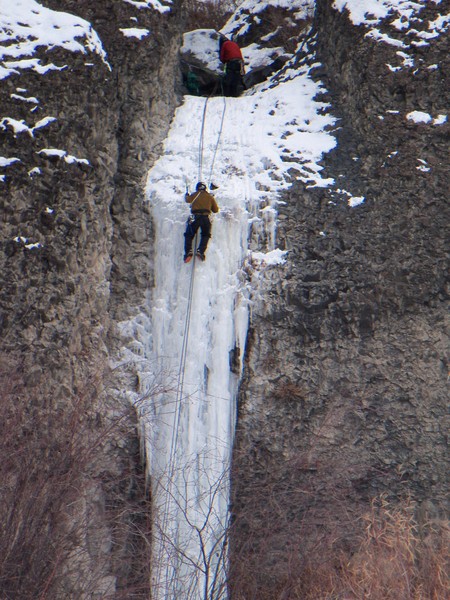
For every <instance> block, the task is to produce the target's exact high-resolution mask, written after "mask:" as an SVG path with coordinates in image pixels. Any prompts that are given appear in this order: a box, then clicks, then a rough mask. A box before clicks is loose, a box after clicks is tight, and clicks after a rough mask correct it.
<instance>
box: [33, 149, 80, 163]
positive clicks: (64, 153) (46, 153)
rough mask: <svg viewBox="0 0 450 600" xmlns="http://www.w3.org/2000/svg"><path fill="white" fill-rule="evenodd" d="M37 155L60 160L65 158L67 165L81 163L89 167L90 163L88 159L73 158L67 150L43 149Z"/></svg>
mask: <svg viewBox="0 0 450 600" xmlns="http://www.w3.org/2000/svg"><path fill="white" fill-rule="evenodd" d="M37 154H42V156H48V157H51V156H57V157H58V158H63V159H64V160H65V161H66V163H68V164H73V163H80V164H85V165H89V164H90V162H89V161H88V160H87V159H86V158H77V157H76V156H73V155H72V154H68V153H67V151H66V150H60V149H58V148H43V149H42V150H39V151H38V152H37Z"/></svg>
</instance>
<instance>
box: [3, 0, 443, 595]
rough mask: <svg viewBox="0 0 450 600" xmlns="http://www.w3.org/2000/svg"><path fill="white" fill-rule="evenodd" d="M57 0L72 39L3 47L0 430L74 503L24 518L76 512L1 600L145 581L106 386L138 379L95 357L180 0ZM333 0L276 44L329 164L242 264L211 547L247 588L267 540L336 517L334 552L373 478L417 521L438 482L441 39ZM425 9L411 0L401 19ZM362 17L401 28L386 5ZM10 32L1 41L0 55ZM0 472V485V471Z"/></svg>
mask: <svg viewBox="0 0 450 600" xmlns="http://www.w3.org/2000/svg"><path fill="white" fill-rule="evenodd" d="M31 2H32V0H30V3H31ZM63 4H64V7H63V9H64V11H66V13H68V14H70V15H72V17H74V16H75V17H77V18H79V19H80V20H79V21H76V22H74V24H73V26H74V27H77V28H79V31H81V34H80V35H78V36H76V37H75V39H78V41H79V42H80V44H81V46H82V48H83V50H82V51H81V50H80V49H78V50H77V51H74V48H73V47H72V46H71V45H70V44H68V43H66V40H65V41H63V43H61V44H59V45H58V44H57V43H55V42H54V41H47V42H46V41H45V40H43V41H42V42H41V43H40V44H37V46H36V50H35V52H34V54H33V56H32V58H31V55H30V56H28V57H27V56H26V55H24V58H28V59H29V62H28V63H26V64H25V63H24V62H22V63H21V64H19V63H18V62H17V60H13V58H14V57H13V55H12V54H10V55H8V56H7V58H5V57H3V60H2V65H1V70H0V73H1V75H2V77H3V76H4V77H3V79H2V86H1V88H0V100H1V106H2V112H1V114H0V140H1V148H2V150H1V152H0V188H1V198H0V207H1V210H2V240H1V243H2V251H1V253H0V268H1V273H2V275H1V286H0V334H1V355H0V356H1V361H2V362H1V364H0V378H1V382H3V384H4V385H3V386H2V387H3V390H4V391H3V396H2V401H3V405H4V410H3V414H4V415H7V418H5V420H4V421H5V424H4V426H3V427H4V429H2V430H0V432H3V433H4V434H7V433H8V428H9V426H10V424H11V423H13V424H14V423H16V425H17V423H19V424H20V427H19V428H18V431H19V434H18V438H17V439H19V440H24V442H23V448H25V449H26V450H27V449H29V450H30V452H31V451H32V452H36V460H37V462H38V467H37V469H36V473H40V475H39V477H42V474H43V475H44V477H43V479H39V478H37V481H39V482H42V481H46V480H47V479H48V477H49V476H50V474H52V473H62V474H63V475H64V476H65V475H67V474H69V475H70V474H73V473H76V480H75V479H74V483H73V485H72V486H69V487H70V494H69V492H68V494H69V495H68V496H67V497H68V498H69V497H70V499H71V500H73V504H71V506H74V507H75V508H74V509H73V512H72V513H68V512H67V511H65V510H63V511H62V512H59V513H57V514H56V515H55V519H54V520H50V521H48V520H44V521H43V522H42V523H41V526H42V531H43V530H44V529H45V531H46V532H47V531H49V530H51V531H53V529H52V528H55V531H63V532H64V531H66V532H68V533H69V534H70V535H71V534H73V533H74V531H75V530H74V529H73V528H72V523H73V522H76V523H78V524H79V525H80V526H81V529H80V527H77V528H76V536H75V535H74V538H73V540H72V542H71V543H72V546H70V550H69V553H68V555H65V557H66V558H67V557H68V558H69V560H68V563H69V564H71V565H72V568H74V571H75V575H73V573H70V572H69V571H67V573H66V576H65V577H64V576H63V577H62V578H60V579H58V581H57V582H56V583H55V582H54V580H53V579H52V573H53V571H52V570H51V569H50V571H48V570H44V571H43V573H44V574H45V577H47V578H46V579H43V578H42V577H41V578H40V581H38V579H39V578H38V577H35V578H34V580H33V578H31V579H30V580H29V581H28V580H27V587H26V589H25V590H24V589H23V586H22V588H20V585H19V586H18V587H17V588H14V589H13V588H11V590H12V591H10V592H9V596H8V597H11V598H13V597H14V598H19V597H20V598H21V599H22V600H23V599H25V600H26V599H27V598H30V599H31V598H37V597H44V596H43V595H42V594H45V593H47V592H48V590H50V586H51V585H53V584H54V583H55V587H54V588H51V589H52V594H53V595H52V594H50V592H48V597H61V598H67V597H73V598H78V597H80V598H81V597H86V598H94V597H100V598H102V597H106V596H107V595H108V594H110V593H113V592H115V591H117V593H118V594H119V595H120V594H122V597H124V596H125V595H126V594H131V592H129V590H130V589H133V596H131V595H127V596H126V597H130V598H131V597H148V593H149V591H148V584H149V580H148V570H147V569H146V567H148V560H149V558H148V556H149V555H148V550H146V548H143V547H142V539H140V538H139V537H138V536H137V537H136V536H133V534H132V533H131V532H132V531H142V530H145V527H146V525H147V524H146V518H145V517H146V515H147V511H148V506H149V504H148V497H147V489H146V486H145V482H144V481H143V479H144V478H143V474H142V468H141V465H140V460H139V447H138V436H137V433H136V431H137V424H136V421H135V418H134V415H133V414H131V413H130V412H129V411H127V410H126V409H125V406H124V405H125V402H124V401H123V397H124V396H125V394H121V393H119V394H118V393H117V392H118V391H119V392H123V391H124V390H125V391H126V392H129V391H132V392H133V391H136V389H137V383H136V382H135V381H134V379H133V376H134V375H133V371H132V370H130V371H128V369H127V365H121V366H120V367H118V368H116V369H111V364H112V362H113V361H115V360H116V359H117V356H118V351H119V349H120V347H121V346H122V345H123V344H124V340H123V338H122V335H121V333H120V323H121V322H124V321H127V320H129V319H131V318H132V317H133V316H134V315H135V314H138V313H143V314H145V313H147V312H148V310H149V307H148V306H147V298H146V294H147V291H148V285H149V281H151V277H152V268H153V263H152V253H151V249H152V238H153V230H152V222H151V217H150V214H149V209H148V204H146V203H145V202H144V198H143V194H144V183H145V178H146V176H147V173H148V170H149V168H150V166H151V165H152V164H153V162H154V161H155V159H156V158H157V157H158V156H159V154H160V150H161V143H162V141H163V140H164V137H165V134H166V132H167V130H168V127H169V123H170V120H171V118H172V115H173V111H174V109H175V107H176V105H177V104H178V103H179V102H180V101H181V96H180V93H181V71H180V65H179V57H178V50H179V47H180V45H181V34H182V33H183V31H182V30H183V23H182V14H181V12H182V10H181V9H182V2H180V1H178V0H174V1H173V2H172V3H170V2H169V0H167V2H165V1H163V0H161V2H158V0H154V1H152V2H150V1H149V2H146V1H144V2H138V1H137V0H122V1H120V0H114V1H109V0H97V1H96V2H94V3H93V2H90V1H89V0H65V2H64V3H63ZM169 4H170V7H171V10H170V11H166V10H165V9H166V8H167V7H168V6H169ZM281 4H282V3H281ZM334 4H335V3H334V2H333V1H332V0H318V1H317V3H316V12H315V16H314V20H313V28H312V30H311V31H309V32H307V33H305V35H306V36H307V37H306V38H305V40H304V41H305V43H304V44H301V45H299V47H298V48H297V51H296V52H297V60H298V64H299V65H300V64H301V65H302V66H304V65H307V66H309V67H311V68H312V67H313V65H314V68H313V73H314V76H315V77H316V78H317V79H318V80H320V81H322V82H323V83H324V84H325V85H324V90H326V92H325V91H324V94H323V98H322V99H323V101H324V102H325V103H328V104H329V107H330V110H331V111H332V112H333V114H334V115H335V116H337V117H338V118H339V121H338V128H337V130H336V132H335V134H336V136H337V140H338V145H337V147H336V149H335V150H333V151H332V152H331V153H329V154H328V155H326V157H325V158H324V161H323V167H324V177H329V178H333V179H334V182H335V183H334V185H332V186H331V187H330V188H328V189H324V188H318V187H308V186H307V185H306V184H303V183H301V182H300V181H295V182H294V183H293V185H292V187H291V188H290V190H289V191H288V192H286V197H285V198H283V200H285V201H286V203H285V204H280V205H279V208H278V221H277V240H278V245H279V246H280V247H282V248H283V249H284V250H286V251H288V260H287V261H286V263H285V264H283V265H278V266H275V267H268V268H266V269H265V270H264V271H263V272H262V273H260V276H259V278H258V279H257V280H256V279H255V280H254V281H253V282H252V320H251V327H250V333H249V339H248V344H247V351H246V356H245V371H244V379H243V381H242V384H241V389H240V398H239V414H238V427H237V436H236V444H235V456H234V467H233V497H232V512H233V517H234V519H235V521H234V523H235V526H234V527H233V529H232V531H233V537H232V545H231V558H232V563H233V565H236V564H237V563H239V562H240V563H241V564H242V565H243V566H244V567H245V569H249V568H252V569H254V571H253V572H254V573H255V577H254V582H253V583H254V587H253V588H252V589H253V591H254V593H255V594H256V596H254V597H258V598H262V597H263V596H258V595H257V594H258V590H259V589H263V588H264V589H273V588H271V586H275V587H276V585H277V583H278V581H279V579H280V578H282V577H283V576H284V575H285V572H284V570H283V568H284V564H285V558H286V554H285V553H284V552H285V549H286V547H288V549H289V547H290V544H292V548H294V549H295V548H298V547H302V548H303V552H304V554H306V553H307V552H309V551H310V550H311V549H313V548H314V547H315V546H316V544H317V540H322V539H325V540H328V539H330V537H332V536H334V535H337V536H338V538H339V540H340V543H341V545H342V546H344V547H347V548H352V541H353V536H354V534H355V533H356V532H357V531H356V530H357V528H355V527H354V522H355V519H356V518H357V517H358V516H359V515H360V514H361V513H362V512H363V511H364V510H365V509H366V508H367V506H368V505H369V503H370V501H371V500H372V499H373V498H375V497H378V496H379V495H380V494H383V493H384V494H386V495H387V496H388V497H389V498H390V499H392V500H393V501H394V502H399V501H401V500H402V499H404V498H406V497H407V496H410V497H412V498H413V500H414V501H416V502H417V503H418V506H419V507H420V509H421V511H422V513H423V515H425V514H426V515H428V516H430V515H431V516H432V517H434V516H437V515H439V514H441V511H442V509H443V506H444V501H445V496H446V492H447V488H446V472H447V468H446V451H447V446H446V439H445V429H444V418H445V398H446V396H445V386H446V384H447V377H448V364H447V358H446V350H447V348H446V346H447V337H446V336H447V334H448V332H447V331H446V326H447V323H446V320H445V319H446V312H445V311H446V302H447V301H448V287H446V285H448V281H447V279H446V276H447V272H446V269H447V262H446V260H447V254H446V251H447V249H446V246H445V244H446V230H445V225H446V223H447V222H448V216H449V215H448V204H447V203H446V202H447V194H448V192H447V190H448V180H449V172H448V133H449V127H450V126H449V124H448V122H445V121H444V122H442V120H441V115H444V114H446V111H447V110H448V78H447V77H446V73H448V67H449V53H448V38H445V36H438V37H436V38H431V39H428V43H427V44H426V45H421V44H420V43H417V44H415V45H414V44H409V45H408V51H406V50H405V49H404V47H402V50H398V46H394V45H391V44H386V43H383V42H382V41H379V39H376V38H375V37H373V36H372V37H371V36H368V35H367V30H366V29H365V28H364V26H363V25H357V24H355V23H354V22H352V21H351V19H350V15H349V14H348V13H347V12H345V11H344V12H342V11H340V10H338V9H337V8H336V7H334ZM444 5H445V2H440V3H439V2H430V3H429V4H428V5H427V6H426V7H425V8H424V9H423V11H422V12H421V14H420V18H419V19H418V20H417V21H416V22H415V27H416V32H418V33H416V34H414V35H417V36H418V38H420V36H419V35H418V34H420V33H421V32H422V33H424V34H425V33H426V31H427V23H428V22H430V21H433V20H434V19H437V17H438V16H439V15H441V14H444V8H445V7H444ZM36 6H37V7H38V8H37V12H36V13H33V14H36V15H37V17H39V15H43V17H42V18H45V19H49V18H51V19H54V30H55V31H56V32H57V31H58V30H60V29H61V28H62V27H65V25H66V20H65V19H63V20H62V21H61V18H62V17H61V13H57V11H60V10H61V8H62V7H61V2H59V1H58V0H45V1H44V0H42V1H41V2H40V3H39V4H37V3H36ZM155 6H156V7H159V10H157V9H156V8H155ZM42 8H45V9H49V10H51V11H52V12H51V13H45V14H44V13H42V12H41V9H42ZM281 12H282V11H281ZM58 15H59V16H58ZM273 19H275V20H279V19H283V14H281V16H280V14H279V10H278V9H277V10H276V11H274V16H273ZM47 22H48V20H47ZM52 22H53V21H52ZM255 22H256V21H255ZM277 22H278V21H277ZM86 23H87V25H86ZM290 23H291V24H292V22H291V21H290ZM22 25H23V24H22ZM22 25H21V26H22ZM23 26H26V25H23ZM303 26H306V25H305V24H303V25H302V27H303ZM293 27H294V29H295V24H294V25H293ZM381 30H382V33H383V34H384V35H390V36H394V38H395V39H397V41H398V42H401V43H403V42H402V40H403V37H405V36H406V34H404V33H402V32H401V31H400V33H399V30H398V28H393V25H392V19H389V18H387V19H385V20H384V21H383V22H382V25H381ZM394 30H395V31H394ZM77 31H78V30H77ZM264 33H265V34H266V31H264ZM94 34H95V35H94ZM5 35H6V34H5ZM8 35H9V34H8ZM55 35H56V34H55ZM97 35H98V37H97ZM289 35H290V33H289ZM395 36H396V37H395ZM25 37H26V36H25ZM137 39H139V40H141V41H140V42H139V43H137V41H136V40H137ZM424 39H425V38H424ZM100 40H101V44H100ZM250 41H253V39H251V40H250ZM22 42H23V39H14V38H7V39H6V42H5V44H3V45H2V51H3V50H5V48H6V47H7V46H8V48H9V50H8V51H9V52H13V48H14V47H15V45H16V44H19V43H22ZM277 43H278V42H277ZM292 51H294V49H292ZM2 56H3V55H2ZM283 63H284V60H283V61H281V62H280V63H278V62H277V63H276V64H275V63H273V64H272V63H271V64H270V68H269V69H268V74H271V73H272V72H273V70H274V69H278V68H280V67H282V65H283ZM5 70H6V71H8V75H7V76H6V75H5ZM415 113H416V114H417V115H419V116H418V117H417V118H415V117H414V114H415ZM269 114H270V113H269ZM420 115H422V116H420ZM423 115H425V117H423ZM426 115H428V116H429V120H428V121H427V117H426ZM358 198H359V199H361V203H360V204H359V205H357V206H356V205H354V204H351V203H349V199H352V201H353V202H354V201H355V199H358ZM131 343H132V341H131ZM237 362H238V361H237ZM17 407H19V409H21V408H23V411H22V412H23V414H21V416H20V417H18V416H17ZM55 423H56V427H55ZM77 424H79V425H80V428H78V427H77ZM71 428H72V429H71ZM79 429H80V430H81V434H79V433H77V439H79V440H80V439H81V440H82V442H84V440H89V444H87V446H86V447H88V448H91V449H92V450H91V454H90V456H89V460H86V459H85V457H84V455H82V456H81V458H82V460H81V462H79V461H78V462H76V469H75V471H74V470H73V469H72V470H70V469H69V467H68V465H72V464H73V461H74V460H75V459H74V457H75V456H76V454H77V448H78V449H79V447H78V446H73V444H72V442H71V443H70V444H68V443H67V439H70V440H73V439H74V438H73V436H72V437H71V436H70V435H67V436H66V435H65V434H66V432H67V431H69V432H70V431H71V432H72V433H73V431H77V432H78V430H79ZM80 435H81V437H79V436H80ZM5 439H7V440H9V442H10V443H11V447H14V448H16V446H15V444H17V440H16V441H14V440H13V441H11V440H10V438H5ZM30 440H31V442H32V444H31V445H27V444H29V443H31V442H30ZM9 442H8V443H9ZM68 446H70V452H69V454H67V448H68ZM81 447H83V443H81ZM5 448H6V452H7V451H8V445H6V446H5ZM13 454H14V453H13ZM69 455H70V456H69ZM68 457H69V458H70V461H68ZM5 464H7V465H9V464H10V463H7V462H5ZM17 464H18V463H15V467H14V468H15V469H16V472H17V471H18V468H17ZM23 464H25V463H23ZM27 464H28V463H27ZM42 465H45V467H42V468H40V467H41V466H42ZM5 468H7V469H9V467H5ZM31 468H36V465H34V466H30V469H31ZM33 473H34V471H33ZM6 475H7V477H8V479H6V476H5V478H4V479H3V480H4V481H8V485H9V484H10V483H11V485H10V486H9V488H8V486H4V487H3V488H2V493H4V494H6V493H10V492H11V490H14V489H16V488H14V486H19V484H21V481H22V480H20V478H19V477H18V476H17V475H14V471H13V475H11V472H9V471H6ZM47 476H48V477H47ZM63 479H64V477H63ZM75 481H76V484H75ZM65 485H67V480H66V479H65ZM6 488H8V489H6ZM33 489H35V488H33ZM64 489H65V488H64ZM8 497H9V498H14V494H12V495H11V494H10V496H8ZM13 504H14V503H13V502H11V505H13ZM26 506H28V504H27V505H26ZM3 516H5V514H3ZM19 517H20V518H19V521H20V522H21V523H22V524H23V521H21V518H22V515H19ZM11 518H12V517H11ZM2 522H5V519H2ZM269 525H270V527H269ZM57 526H58V527H59V529H58V527H57ZM37 531H38V533H39V531H41V530H37ZM3 533H4V532H3ZM327 536H328V537H327ZM13 537H14V536H13ZM56 537H57V536H56V534H55V535H53V533H52V535H50V536H49V539H50V542H53V541H54V540H55V539H56ZM287 540H289V543H288V542H287ZM265 543H268V544H270V547H268V546H265V545H264V544H265ZM24 547H25V546H24ZM51 547H52V544H51V543H50V544H49V546H48V547H46V548H47V550H46V551H49V549H50V548H51ZM74 548H76V549H78V550H80V549H81V551H82V552H81V555H82V558H81V559H78V558H76V557H74V556H73V554H71V552H73V550H74ZM249 548H250V549H251V550H250V551H249ZM65 550H66V551H67V548H66V549H65ZM14 552H15V553H16V556H18V555H19V554H21V556H22V555H23V548H22V549H17V547H14V548H13V549H12V552H11V555H12V556H13V557H14ZM146 552H147V553H146ZM304 554H301V553H300V559H301V558H302V557H303V556H304ZM244 556H245V559H246V560H245V561H244V560H243V557H244ZM57 559H58V557H56V558H55V557H54V556H53V555H52V556H50V558H49V561H48V563H49V564H48V565H45V568H46V569H48V568H49V565H51V566H53V565H54V564H55V563H54V562H52V560H57ZM77 561H79V562H77ZM145 561H147V563H146V562H145ZM58 564H59V563H58ZM13 567H14V565H12V566H11V569H13ZM28 571H30V569H28ZM11 573H13V570H12V571H11ZM88 573H94V575H95V577H94V578H91V579H89V578H88V577H87V574H88ZM13 575H14V577H12V576H11V577H12V578H11V580H14V581H15V582H17V581H20V577H21V574H20V573H19V575H17V573H15V572H14V573H13ZM31 581H34V583H36V582H37V587H36V588H31V587H30V585H31V583H30V582H31ZM266 584H267V585H266ZM11 585H12V584H11ZM14 585H16V584H14ZM23 585H25V584H23ZM39 586H41V587H39ZM42 586H44V587H42ZM267 586H268V587H267ZM286 597H287V596H286ZM180 600H181V599H180Z"/></svg>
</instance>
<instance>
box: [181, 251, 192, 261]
mask: <svg viewBox="0 0 450 600" xmlns="http://www.w3.org/2000/svg"><path fill="white" fill-rule="evenodd" d="M192 256H193V254H192V252H189V253H188V254H185V255H184V259H183V260H184V262H185V263H186V264H187V263H189V262H191V260H192Z"/></svg>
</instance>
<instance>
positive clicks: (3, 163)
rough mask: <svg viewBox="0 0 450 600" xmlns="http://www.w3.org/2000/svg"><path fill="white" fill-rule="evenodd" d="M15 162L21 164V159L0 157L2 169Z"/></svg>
mask: <svg viewBox="0 0 450 600" xmlns="http://www.w3.org/2000/svg"><path fill="white" fill-rule="evenodd" d="M15 162H20V158H4V157H3V156H0V167H9V166H10V165H12V164H13V163H15Z"/></svg>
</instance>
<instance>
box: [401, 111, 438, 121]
mask: <svg viewBox="0 0 450 600" xmlns="http://www.w3.org/2000/svg"><path fill="white" fill-rule="evenodd" d="M406 118H407V119H408V121H414V123H429V122H430V121H431V120H432V117H431V115H429V114H428V113H426V112H422V111H421V110H413V111H412V112H410V113H408V114H407V115H406Z"/></svg>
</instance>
